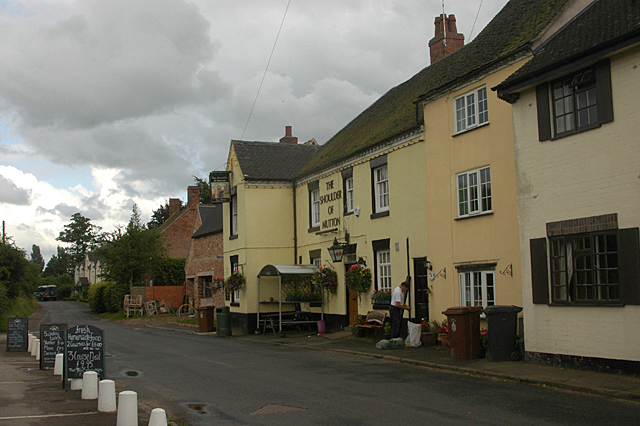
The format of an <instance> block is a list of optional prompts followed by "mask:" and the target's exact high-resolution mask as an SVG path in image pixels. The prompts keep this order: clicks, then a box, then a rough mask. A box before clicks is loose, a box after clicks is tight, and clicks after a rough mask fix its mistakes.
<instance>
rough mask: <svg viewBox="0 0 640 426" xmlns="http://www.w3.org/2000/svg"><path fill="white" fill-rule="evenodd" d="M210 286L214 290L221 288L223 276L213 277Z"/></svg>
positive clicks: (222, 286)
mask: <svg viewBox="0 0 640 426" xmlns="http://www.w3.org/2000/svg"><path fill="white" fill-rule="evenodd" d="M211 288H212V289H213V291H214V292H216V291H218V290H221V289H223V288H224V278H222V277H215V278H214V279H213V280H212V282H211Z"/></svg>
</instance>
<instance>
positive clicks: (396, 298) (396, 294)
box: [391, 286, 404, 306]
mask: <svg viewBox="0 0 640 426" xmlns="http://www.w3.org/2000/svg"><path fill="white" fill-rule="evenodd" d="M396 302H400V305H404V292H403V291H402V288H401V287H400V286H398V287H396V288H395V290H393V294H392V295H391V306H396Z"/></svg>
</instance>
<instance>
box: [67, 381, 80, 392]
mask: <svg viewBox="0 0 640 426" xmlns="http://www.w3.org/2000/svg"><path fill="white" fill-rule="evenodd" d="M69 381H70V382H71V390H82V379H69Z"/></svg>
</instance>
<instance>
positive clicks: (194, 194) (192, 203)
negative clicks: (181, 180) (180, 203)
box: [187, 185, 200, 209]
mask: <svg viewBox="0 0 640 426" xmlns="http://www.w3.org/2000/svg"><path fill="white" fill-rule="evenodd" d="M187 196H188V197H189V198H188V201H187V208H189V209H195V208H196V206H197V205H198V204H199V203H200V187H199V186H197V185H196V186H189V187H187Z"/></svg>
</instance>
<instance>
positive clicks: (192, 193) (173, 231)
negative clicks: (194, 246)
mask: <svg viewBox="0 0 640 426" xmlns="http://www.w3.org/2000/svg"><path fill="white" fill-rule="evenodd" d="M187 193H188V201H187V207H186V208H185V209H183V210H180V200H179V199H177V198H170V199H169V219H167V220H166V222H164V223H163V224H162V225H161V226H160V227H159V228H158V229H159V231H160V233H161V234H162V235H164V237H165V248H166V249H167V257H170V258H172V259H186V257H187V253H188V252H189V243H190V241H191V234H192V233H193V230H194V226H193V225H194V222H193V221H194V219H195V216H196V210H197V207H198V203H199V201H200V188H199V187H198V186H189V187H188V188H187Z"/></svg>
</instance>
